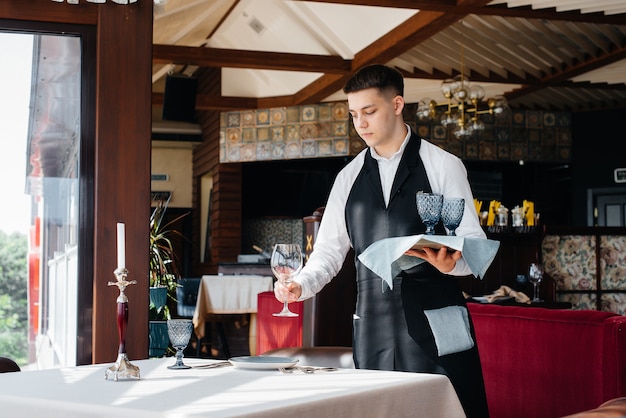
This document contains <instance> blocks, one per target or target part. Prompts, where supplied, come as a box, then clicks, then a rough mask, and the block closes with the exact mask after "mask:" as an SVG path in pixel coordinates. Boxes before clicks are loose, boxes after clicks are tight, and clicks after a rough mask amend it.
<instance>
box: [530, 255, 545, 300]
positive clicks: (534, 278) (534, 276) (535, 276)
mask: <svg viewBox="0 0 626 418" xmlns="http://www.w3.org/2000/svg"><path fill="white" fill-rule="evenodd" d="M542 279H543V266H542V265H541V264H539V263H530V268H529V269H528V280H529V281H530V282H531V283H532V284H533V299H532V302H542V300H541V299H540V298H539V283H541V280H542Z"/></svg>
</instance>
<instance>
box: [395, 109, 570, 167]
mask: <svg viewBox="0 0 626 418" xmlns="http://www.w3.org/2000/svg"><path fill="white" fill-rule="evenodd" d="M416 110H417V105H416V104H408V105H407V106H406V108H405V120H406V121H407V122H408V123H409V125H411V127H412V129H415V130H416V132H417V133H418V134H419V135H420V136H422V137H424V138H430V139H431V141H432V142H433V143H435V144H437V145H439V146H440V147H441V148H444V149H446V150H448V151H450V152H451V153H453V154H455V155H456V156H457V157H460V158H462V159H464V160H478V161H519V160H526V161H545V162H569V161H570V160H571V149H572V127H571V125H572V120H571V118H572V116H571V113H569V112H547V111H539V110H514V109H512V110H511V112H510V113H509V114H508V115H507V117H505V118H498V119H496V118H494V117H493V116H491V115H483V117H482V120H483V121H484V123H485V129H484V131H482V132H480V133H478V134H475V135H474V136H472V137H471V138H469V139H465V140H458V139H457V138H456V137H455V136H454V133H453V131H452V129H447V128H446V127H444V126H443V125H441V124H440V123H435V122H430V123H422V122H421V121H418V120H417V118H416V117H415V112H416Z"/></svg>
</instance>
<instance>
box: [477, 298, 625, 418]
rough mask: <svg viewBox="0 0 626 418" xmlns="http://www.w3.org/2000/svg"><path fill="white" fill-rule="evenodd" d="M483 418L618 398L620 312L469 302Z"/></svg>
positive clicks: (554, 413)
mask: <svg viewBox="0 0 626 418" xmlns="http://www.w3.org/2000/svg"><path fill="white" fill-rule="evenodd" d="M468 306H469V311H470V314H471V316H472V320H473V322H474V327H475V330H476V342H477V344H478V350H479V352H480V358H481V361H482V366H483V374H484V378H485V388H486V391H487V402H488V404H489V410H490V414H491V418H517V417H519V418H522V417H523V418H533V417H537V418H556V417H563V416H565V415H570V414H574V413H578V412H582V411H585V410H590V409H594V408H597V407H598V405H600V404H602V403H603V402H606V401H608V400H610V399H613V398H618V397H623V396H626V316H621V315H616V314H613V313H609V312H599V311H581V310H578V311H576V310H556V309H544V308H534V307H516V306H498V305H487V304H479V303H469V304H468Z"/></svg>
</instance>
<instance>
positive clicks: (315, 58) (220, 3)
mask: <svg viewBox="0 0 626 418" xmlns="http://www.w3.org/2000/svg"><path fill="white" fill-rule="evenodd" d="M258 1H260V0H168V2H167V3H166V5H165V7H164V8H163V9H162V10H158V11H157V13H156V14H155V19H154V37H153V38H154V44H155V47H154V49H153V59H154V66H153V82H154V86H155V89H154V90H155V94H157V96H156V98H155V100H154V101H155V102H156V103H158V101H159V96H158V93H159V91H158V85H159V83H162V78H163V75H164V74H166V73H168V72H170V71H172V70H174V71H180V70H181V68H186V66H199V67H200V68H203V67H204V68H214V67H219V68H222V73H223V74H225V73H224V72H228V71H231V69H232V68H238V69H249V71H242V72H240V73H238V76H237V77H223V80H235V82H237V83H239V86H238V89H237V91H238V93H237V96H238V97H232V96H231V97H225V98H224V100H223V101H222V103H224V106H226V107H228V108H230V109H232V108H237V107H242V108H246V107H249V106H251V105H256V106H259V107H273V106H284V105H290V104H306V103H316V102H320V101H324V100H326V99H327V98H329V97H332V98H333V99H335V100H336V99H337V97H341V93H340V90H341V87H342V86H343V83H345V81H346V80H347V78H348V77H349V76H350V74H351V73H352V72H353V71H354V70H356V69H357V68H359V67H361V66H362V65H366V64H370V63H375V62H382V63H389V64H390V65H394V66H397V67H398V68H399V69H400V70H402V72H403V74H405V76H406V77H407V78H408V79H415V80H416V81H418V80H419V81H420V86H421V87H420V88H418V89H416V91H426V90H438V88H439V85H440V83H441V81H442V80H444V79H446V78H450V77H454V76H455V75H457V74H459V72H460V71H461V55H462V56H463V58H462V60H463V67H464V72H465V74H466V75H468V77H469V78H470V80H471V81H472V82H481V83H489V82H491V83H499V84H498V86H501V87H500V88H501V91H499V93H500V94H503V95H505V96H506V97H507V98H508V99H509V101H510V103H511V106H512V107H513V106H520V107H530V108H543V109H557V110H558V109H562V110H572V109H577V110H580V109H594V108H605V107H607V106H618V107H619V106H624V105H625V102H626V99H625V98H624V96H625V95H626V93H625V91H626V2H616V1H615V0H596V1H594V2H593V4H591V3H590V2H589V1H586V2H582V1H580V0H510V1H500V0H493V1H488V0H456V1H455V0H446V1H434V0H393V1H383V0H361V1H347V0H334V1H333V0H317V1H315V0H309V3H306V2H302V1H299V0H262V1H263V7H264V8H265V9H267V10H264V13H263V22H262V24H263V25H265V26H268V27H269V29H270V30H271V29H272V27H274V26H276V27H280V28H281V30H282V31H284V32H285V33H284V38H283V39H289V43H290V45H292V47H291V50H295V51H298V52H297V53H292V52H290V53H284V52H282V53H281V52H280V47H278V46H276V47H273V46H272V44H271V43H270V39H273V38H276V34H275V33H272V37H269V36H267V37H266V38H267V41H264V39H266V38H264V37H263V36H264V34H263V29H262V28H259V31H258V33H257V34H255V35H254V36H255V37H256V39H254V42H251V41H250V40H247V39H246V37H247V36H250V35H249V34H250V32H251V31H250V28H253V29H254V27H255V22H254V18H255V16H249V15H246V14H245V13H246V11H247V10H258V5H259V3H257V2H258ZM253 2H255V3H253ZM312 3H337V4H341V5H344V6H342V7H341V8H332V7H322V6H320V7H314V8H313V7H312V5H313V4H312ZM252 6H254V7H252ZM346 6H347V7H346ZM352 6H354V7H355V9H354V11H355V13H350V7H352ZM273 7H280V13H278V12H276V13H272V8H273ZM356 7H358V13H356V11H357V9H356ZM402 9H405V11H406V14H405V16H407V17H406V20H405V21H403V22H401V23H399V24H398V23H397V22H398V21H399V20H398V17H399V16H401V15H402V14H401V12H402ZM277 10H278V9H277ZM312 10H315V13H313V14H312V13H309V11H312ZM329 10H341V11H342V13H345V16H337V15H332V16H331V15H328V16H325V15H324V14H325V13H330V12H329ZM385 12H389V18H388V19H385ZM392 12H393V13H392ZM233 13H237V15H233ZM241 13H244V14H243V15H242V14H241ZM368 13H371V15H368ZM353 15H354V16H359V19H356V18H354V16H353ZM267 16H275V17H276V19H281V21H280V22H272V21H271V18H268V17H267ZM374 17H375V18H374ZM392 17H393V19H392ZM229 18H230V19H229ZM364 19H367V21H368V22H369V23H368V25H369V26H371V25H378V24H380V25H383V26H381V27H368V29H370V31H369V32H373V31H376V33H385V35H383V36H381V37H380V38H378V39H375V40H372V41H370V43H369V44H368V43H367V42H365V43H363V42H356V40H355V39H357V38H358V37H357V38H355V37H352V36H341V35H339V33H351V34H355V33H357V34H358V33H359V31H363V30H364V28H362V27H361V25H360V23H361V22H362V21H363V20H364ZM227 21H228V22H229V23H228V24H229V25H231V26H229V27H228V31H229V32H228V33H229V34H234V35H230V36H229V38H228V43H229V45H230V44H232V45H234V47H233V48H230V47H229V48H228V49H223V48H222V49H221V48H215V46H212V47H211V48H206V47H203V46H206V45H207V42H208V45H211V39H212V38H213V37H216V39H217V38H220V33H221V32H220V31H222V30H223V29H225V28H224V26H223V25H224V24H225V23H224V22H227ZM389 21H393V22H395V23H394V24H393V25H391V26H389V23H387V22H389ZM233 22H238V23H237V24H243V25H245V26H246V27H245V28H244V27H242V28H241V30H240V31H237V30H236V28H235V30H234V31H233V27H232V24H234V23H233ZM239 22H241V23H239ZM329 22H335V23H336V22H341V24H342V25H345V26H342V27H341V31H337V30H334V29H333V28H334V27H336V26H337V25H336V24H334V25H331V24H329ZM385 24H387V25H388V26H387V27H385V26H384V25H385ZM273 25H274V26H273ZM290 25H293V26H290ZM290 27H293V30H289V28H290ZM350 27H353V29H350ZM346 30H347V31H346ZM369 32H368V33H369ZM299 33H302V34H304V33H306V42H305V40H304V39H302V40H301V39H299V38H298V36H297V35H296V34H299ZM259 37H260V39H259ZM221 39H223V37H222V38H221ZM259 40H260V41H261V42H263V51H255V50H250V49H249V48H247V47H246V45H252V44H254V43H258V42H259ZM310 42H317V43H318V45H317V46H316V47H313V48H311V47H312V45H311V44H310ZM363 45H366V46H365V47H363ZM293 46H295V48H294V47H293ZM314 50H315V51H321V50H324V51H331V52H330V55H327V56H323V55H320V54H319V53H313V52H312V51H314ZM342 56H343V57H349V58H347V59H344V58H342ZM267 70H281V71H288V72H289V71H291V72H294V73H309V74H311V75H315V76H314V77H310V80H313V81H311V82H308V84H307V85H306V86H305V87H303V86H302V83H301V82H298V81H297V80H301V79H302V78H300V79H298V78H297V77H282V78H281V79H280V80H276V82H275V83H276V85H277V86H278V85H279V84H280V85H281V90H280V91H281V93H279V94H276V95H275V96H274V97H272V96H271V95H269V96H268V95H267V93H265V94H260V92H261V89H260V88H259V87H258V86H256V85H255V83H258V82H259V81H261V80H262V81H263V82H264V83H265V84H266V85H268V86H271V85H272V79H271V76H272V75H273V73H280V72H281V71H274V72H271V71H267ZM255 71H263V74H262V75H261V74H256V73H255ZM285 74H287V73H285ZM587 74H588V76H586V75H587ZM239 75H241V77H240V76H239ZM268 77H270V78H268ZM292 79H293V81H294V84H293V86H292V87H291V88H290V87H289V85H287V86H285V83H289V82H290V80H292ZM507 84H508V85H509V86H510V88H507ZM520 85H522V86H521V87H520ZM223 91H228V86H223ZM285 91H290V93H289V94H287V95H285V94H284V92H285ZM338 92H339V93H338ZM408 94H409V95H411V94H413V93H412V92H409V93H408ZM218 99H219V97H215V96H214V97H206V98H202V97H200V98H199V103H203V104H204V106H205V107H210V108H212V109H214V108H219V106H220V105H219V103H220V101H219V100H218ZM406 99H407V101H408V102H417V101H419V99H421V97H413V96H407V97H406ZM238 101H239V103H238Z"/></svg>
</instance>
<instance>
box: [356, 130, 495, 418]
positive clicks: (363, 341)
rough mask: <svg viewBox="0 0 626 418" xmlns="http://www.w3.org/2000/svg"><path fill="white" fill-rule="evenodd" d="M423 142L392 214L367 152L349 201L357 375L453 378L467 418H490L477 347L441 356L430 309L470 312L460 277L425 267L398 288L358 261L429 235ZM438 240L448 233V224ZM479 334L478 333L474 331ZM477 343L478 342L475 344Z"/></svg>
mask: <svg viewBox="0 0 626 418" xmlns="http://www.w3.org/2000/svg"><path fill="white" fill-rule="evenodd" d="M420 143H421V139H420V138H419V137H417V136H415V135H413V136H412V137H411V139H410V140H409V143H408V144H407V146H406V149H405V151H404V154H403V156H402V159H401V161H400V165H399V167H398V171H397V173H396V177H395V179H394V182H393V186H392V189H391V195H390V196H391V197H390V199H389V205H388V207H385V201H384V198H383V191H382V185H381V183H380V175H379V172H378V163H377V162H376V160H375V159H374V158H373V157H372V156H371V154H370V151H369V150H368V151H367V152H366V155H365V161H364V163H363V167H362V169H361V172H360V173H359V174H358V176H357V178H356V180H355V182H354V184H353V186H352V189H351V190H350V193H349V195H348V200H347V202H346V212H345V217H346V225H347V229H348V234H349V236H350V240H351V242H352V245H353V247H354V251H355V263H356V270H357V292H358V293H357V303H356V312H355V314H356V317H357V318H355V320H354V324H353V326H354V328H353V329H354V331H353V332H354V335H353V349H354V360H355V364H356V367H357V368H362V369H375V370H398V371H407V372H421V373H438V374H445V375H447V376H448V377H449V378H450V381H451V382H452V384H453V386H454V387H455V389H456V391H457V394H458V396H459V398H460V400H461V403H462V404H463V407H464V409H465V412H466V414H467V415H468V417H480V418H482V417H487V416H488V412H487V403H486V398H485V391H484V382H483V377H482V370H481V367H480V359H479V357H478V351H477V349H476V346H474V348H472V349H470V350H467V351H462V352H459V353H454V354H448V355H444V356H438V354H437V348H436V345H435V340H434V336H433V333H432V331H431V329H430V326H429V325H428V321H427V319H426V316H425V314H424V310H429V309H436V308H442V307H445V306H452V305H458V306H465V300H464V298H463V294H462V292H461V290H460V287H459V285H458V278H457V277H454V276H448V275H445V274H442V273H440V272H439V271H438V270H437V269H435V268H434V267H432V266H431V265H430V264H429V263H421V264H420V265H418V266H416V267H414V268H412V269H411V270H409V271H405V272H402V273H401V274H400V275H399V276H398V277H395V278H394V279H393V283H394V286H393V289H389V287H388V286H386V285H385V287H384V289H385V290H384V291H383V285H382V279H381V278H380V277H379V276H377V275H376V274H374V273H373V272H372V271H370V270H369V269H368V268H367V267H365V266H364V265H363V264H361V263H360V262H359V261H358V258H356V257H358V255H359V254H361V253H362V252H363V251H364V250H365V249H366V248H367V247H368V246H369V245H370V244H371V243H373V242H376V241H378V240H380V239H383V238H388V237H397V236H405V235H416V234H422V233H424V231H425V230H426V227H425V226H424V224H423V223H422V221H421V219H420V217H419V215H418V214H417V206H416V202H415V194H416V193H417V192H418V191H424V192H430V191H432V189H431V187H430V183H429V181H428V176H427V175H426V171H425V169H424V165H423V163H422V160H421V158H420V156H419V148H420ZM436 228H437V233H438V234H445V230H444V229H443V226H442V225H441V223H439V225H438V226H437V227H436ZM471 331H472V336H473V335H474V330H473V327H472V329H471ZM474 341H476V339H475V338H474Z"/></svg>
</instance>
